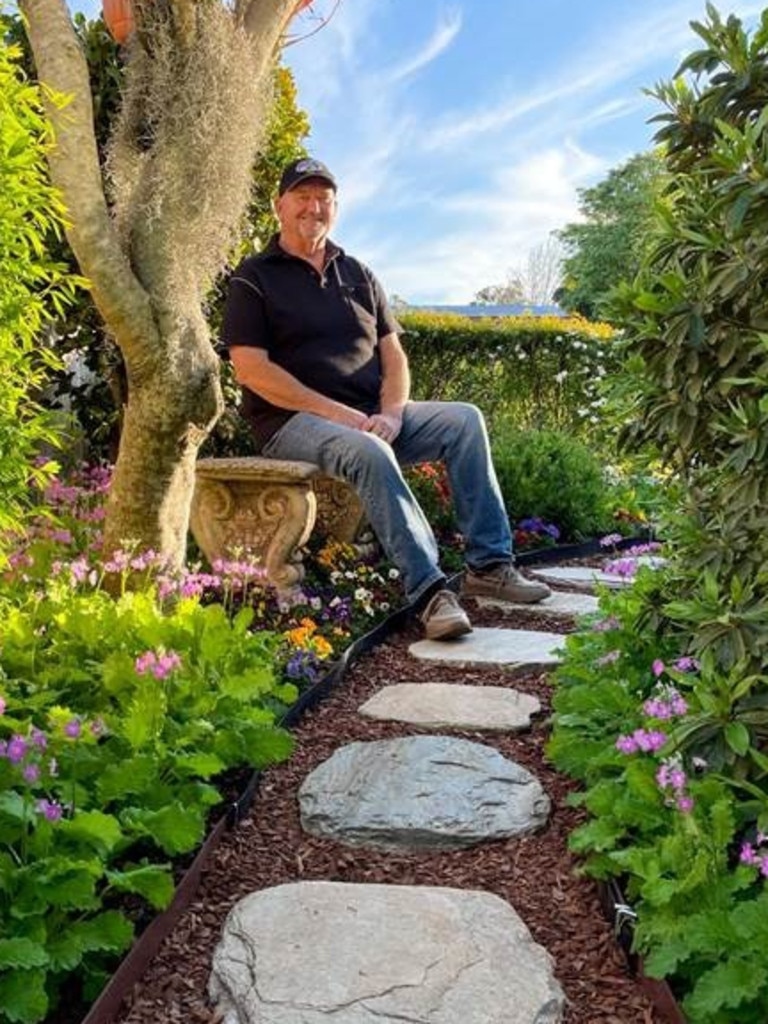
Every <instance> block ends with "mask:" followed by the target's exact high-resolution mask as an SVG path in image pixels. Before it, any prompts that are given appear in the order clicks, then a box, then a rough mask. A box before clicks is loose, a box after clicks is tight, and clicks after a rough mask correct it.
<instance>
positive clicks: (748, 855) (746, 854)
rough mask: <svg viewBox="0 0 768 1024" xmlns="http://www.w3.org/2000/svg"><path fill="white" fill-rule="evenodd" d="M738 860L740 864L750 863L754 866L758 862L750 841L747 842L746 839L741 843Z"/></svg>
mask: <svg viewBox="0 0 768 1024" xmlns="http://www.w3.org/2000/svg"><path fill="white" fill-rule="evenodd" d="M739 861H740V863H742V864H750V865H752V866H756V865H757V864H759V863H760V858H759V857H758V856H757V854H756V853H755V848H754V846H753V845H752V844H751V843H748V842H747V841H746V840H745V841H744V842H743V843H742V844H741V852H740V853H739Z"/></svg>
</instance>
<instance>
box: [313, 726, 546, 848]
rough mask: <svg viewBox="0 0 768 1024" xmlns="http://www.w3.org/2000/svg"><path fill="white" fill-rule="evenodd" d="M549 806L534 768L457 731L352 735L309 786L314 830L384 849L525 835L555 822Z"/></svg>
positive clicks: (453, 844)
mask: <svg viewBox="0 0 768 1024" xmlns="http://www.w3.org/2000/svg"><path fill="white" fill-rule="evenodd" d="M549 806H550V805H549V797H548V796H547V795H546V793H545V792H544V790H543V788H542V786H541V783H540V782H539V781H538V779H537V778H536V777H535V776H533V775H532V774H531V773H530V772H529V771H527V770H526V769H525V768H523V767H521V766H520V765H519V764H515V762H514V761H509V760H507V758H505V757H502V755H501V754H500V753H499V752H498V751H497V750H494V748H493V747H489V746H486V745H485V744H483V743H473V742H471V741H470V740H463V739H454V738H452V737H450V736H403V737H399V738H397V739H392V740H375V741H374V742H372V743H350V744H348V745H347V746H344V747H340V748H339V749H338V750H336V751H335V752H334V753H333V754H332V755H331V757H330V758H328V760H327V761H324V762H323V763H322V764H321V765H319V766H318V767H317V768H315V770H314V771H313V772H311V773H310V774H309V775H308V776H307V777H306V779H305V780H304V782H303V783H302V785H301V788H300V789H299V808H300V811H301V824H302V827H303V828H304V829H305V831H307V832H309V833H311V834H312V835H318V836H331V837H332V838H334V839H336V840H338V841H339V842H340V843H345V844H347V845H349V846H368V847H371V848H373V849H377V850H458V849H464V848H466V847H469V846H474V845H475V844H476V843H479V842H482V841H483V840H486V839H501V838H509V837H510V836H518V835H525V834H527V833H529V832H533V831H535V830H536V829H538V828H541V826H542V825H544V824H545V822H546V820H547V817H548V815H549Z"/></svg>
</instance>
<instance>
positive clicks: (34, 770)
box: [21, 764, 40, 784]
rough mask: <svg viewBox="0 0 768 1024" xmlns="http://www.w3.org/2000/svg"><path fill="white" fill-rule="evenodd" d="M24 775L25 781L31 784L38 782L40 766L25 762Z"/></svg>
mask: <svg viewBox="0 0 768 1024" xmlns="http://www.w3.org/2000/svg"><path fill="white" fill-rule="evenodd" d="M21 774H22V776H23V778H24V781H25V782H29V783H30V784H32V783H35V782H37V780H38V779H39V778H40V766H39V765H36V764H25V765H24V770H23V771H22V773H21Z"/></svg>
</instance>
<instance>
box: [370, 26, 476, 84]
mask: <svg viewBox="0 0 768 1024" xmlns="http://www.w3.org/2000/svg"><path fill="white" fill-rule="evenodd" d="M460 31H461V12H460V11H452V12H449V13H448V14H447V15H445V16H444V17H442V18H441V20H440V22H439V23H438V25H437V26H436V28H435V31H434V34H433V35H432V37H431V38H430V39H428V40H427V41H426V43H425V44H424V45H423V46H422V48H421V49H420V50H419V51H418V52H417V53H415V54H414V55H413V56H412V57H409V58H408V59H407V60H405V61H404V62H403V63H402V64H400V65H396V66H395V67H394V68H392V69H391V70H390V71H389V72H387V73H386V74H385V77H386V78H388V79H389V81H390V83H392V84H394V83H395V82H399V81H402V80H403V79H405V78H409V77H410V76H411V75H413V74H415V73H416V72H417V71H420V70H421V69H422V68H424V67H426V66H427V65H428V64H431V63H432V61H433V60H435V59H436V58H437V57H439V56H440V54H441V53H443V52H444V51H445V50H447V49H448V47H449V46H450V45H451V43H452V42H453V40H454V39H455V38H456V36H457V35H458V34H459V32H460Z"/></svg>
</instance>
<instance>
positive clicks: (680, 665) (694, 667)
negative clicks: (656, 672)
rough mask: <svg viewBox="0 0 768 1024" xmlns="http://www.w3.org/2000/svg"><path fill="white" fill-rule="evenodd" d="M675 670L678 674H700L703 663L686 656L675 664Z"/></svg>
mask: <svg viewBox="0 0 768 1024" xmlns="http://www.w3.org/2000/svg"><path fill="white" fill-rule="evenodd" d="M673 667H674V668H676V669H677V671H678V672H698V671H699V669H700V668H701V662H700V661H699V660H698V659H697V658H691V657H689V656H688V655H685V656H684V657H682V658H678V659H677V661H676V662H675V663H674V666H673Z"/></svg>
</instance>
